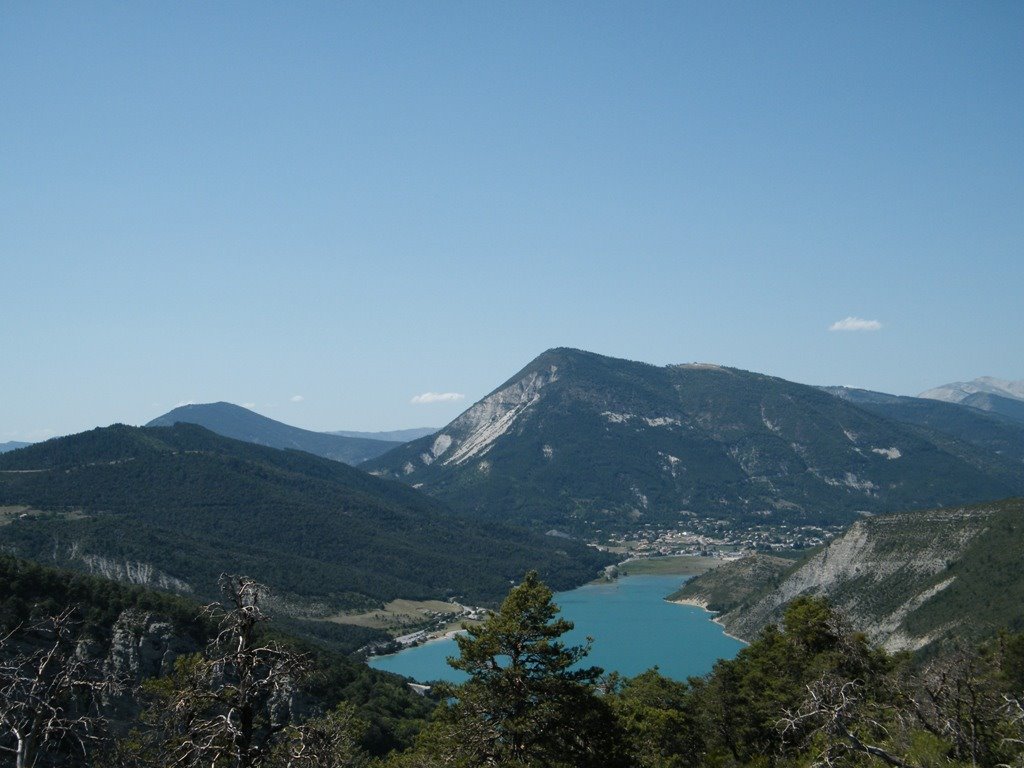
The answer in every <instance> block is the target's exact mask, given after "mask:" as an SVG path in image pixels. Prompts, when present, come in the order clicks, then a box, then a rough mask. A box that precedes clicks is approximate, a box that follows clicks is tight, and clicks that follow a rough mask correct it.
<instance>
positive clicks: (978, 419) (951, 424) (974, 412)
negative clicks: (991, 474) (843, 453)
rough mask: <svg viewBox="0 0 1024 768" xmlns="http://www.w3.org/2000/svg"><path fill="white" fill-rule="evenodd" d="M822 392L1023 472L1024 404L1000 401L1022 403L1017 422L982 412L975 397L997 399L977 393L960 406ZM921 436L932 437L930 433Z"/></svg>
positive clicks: (859, 391) (871, 394)
mask: <svg viewBox="0 0 1024 768" xmlns="http://www.w3.org/2000/svg"><path fill="white" fill-rule="evenodd" d="M822 389H823V390H824V391H826V392H828V393H830V394H832V395H835V396H836V397H839V398H842V399H843V400H847V401H848V402H851V403H854V404H855V405H858V406H860V407H861V408H864V409H865V410H868V411H871V412H872V413H875V414H877V415H879V416H884V417H885V418H888V419H893V420H895V421H900V422H903V423H904V424H911V425H914V426H916V427H923V428H925V429H926V430H931V431H933V433H934V432H940V433H943V434H945V435H949V436H951V437H953V438H955V439H956V440H958V441H962V442H964V443H968V444H970V445H973V446H975V447H976V448H978V449H980V450H982V451H984V452H985V454H986V455H985V460H986V461H987V460H988V459H989V458H990V454H992V453H995V454H998V455H999V456H1002V457H1003V458H1005V459H1008V460H1009V466H1008V467H1007V469H1008V470H1009V471H1011V472H1014V473H1017V474H1018V475H1019V474H1020V473H1024V402H1019V403H1018V401H1015V400H1010V399H1008V398H1000V399H1001V400H1006V402H1008V403H1017V404H1019V406H1020V408H1021V412H1022V417H1021V420H1016V419H1013V418H1012V417H1009V416H1007V415H1003V414H1000V413H998V412H995V411H993V410H992V409H980V410H979V409H978V408H976V407H974V406H972V405H971V403H970V402H968V401H969V400H971V399H972V398H994V397H996V396H995V395H990V394H987V393H976V394H974V395H970V396H968V397H967V398H966V399H964V400H963V401H961V402H959V403H951V402H947V401H942V400H931V399H927V398H923V397H902V396H899V395H888V394H885V393H883V392H871V391H869V390H866V389H851V388H849V387H822ZM922 434H923V435H926V436H929V433H928V432H923V433H922ZM930 437H931V438H932V439H933V441H934V440H938V441H941V437H939V436H938V435H935V434H931V435H930ZM954 450H955V449H954Z"/></svg>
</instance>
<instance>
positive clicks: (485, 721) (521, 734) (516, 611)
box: [410, 571, 628, 768]
mask: <svg viewBox="0 0 1024 768" xmlns="http://www.w3.org/2000/svg"><path fill="white" fill-rule="evenodd" d="M557 616H558V606H557V605H555V604H554V603H553V602H552V592H551V590H550V589H549V588H548V587H547V586H545V585H544V584H543V583H542V582H541V580H540V578H539V577H538V576H537V573H536V572H533V571H531V572H530V573H528V574H527V575H526V577H525V579H524V580H523V582H522V583H521V584H520V585H519V586H517V587H515V588H514V589H512V591H511V592H509V595H508V597H506V598H505V601H504V602H503V603H502V604H501V608H500V609H499V610H498V612H497V613H495V614H493V615H492V616H490V617H489V618H488V619H487V621H485V622H484V623H483V624H482V625H479V626H475V627H470V628H468V629H467V634H465V635H460V636H458V638H457V642H458V645H459V652H460V655H459V657H458V658H451V659H449V660H448V663H449V664H451V665H452V666H453V667H454V668H455V669H460V670H462V671H464V672H466V673H467V674H469V676H470V679H469V680H468V681H467V682H466V683H464V684H462V685H460V686H454V687H450V688H446V689H444V690H442V692H441V693H442V696H444V697H446V698H447V699H448V703H447V704H445V705H443V706H442V707H440V708H439V713H438V716H437V718H436V720H435V721H434V723H433V725H432V726H431V727H430V728H428V729H427V730H426V731H425V732H424V734H423V736H422V738H421V739H420V749H419V753H420V755H421V756H422V755H424V754H426V755H433V756H435V757H436V758H443V759H445V760H448V761H451V762H454V763H455V764H457V765H466V766H475V765H528V766H534V765H536V766H541V765H543V766H570V765H571V766H577V767H578V768H584V767H586V766H594V767H595V768H596V767H598V766H601V767H604V766H609V767H610V766H619V765H627V764H628V761H627V760H625V758H624V756H623V748H622V739H621V733H620V729H619V727H618V725H617V723H616V721H615V718H614V715H613V713H612V712H611V709H610V708H609V706H608V703H607V702H606V701H605V700H604V699H603V698H602V697H600V696H599V695H598V694H597V692H596V685H597V681H598V679H599V677H600V675H601V673H602V670H601V669H600V668H599V667H582V666H579V665H580V662H582V661H583V659H584V658H585V657H586V656H587V654H588V653H589V651H590V640H589V639H588V641H587V643H586V644H584V645H566V644H565V643H564V642H562V641H561V640H560V639H559V638H561V637H562V635H564V634H565V633H566V632H568V631H569V630H571V629H572V628H573V625H572V622H569V621H567V620H565V619H563V618H556V617H557ZM410 764H416V763H415V762H412V763H410Z"/></svg>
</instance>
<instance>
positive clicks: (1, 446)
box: [0, 440, 32, 453]
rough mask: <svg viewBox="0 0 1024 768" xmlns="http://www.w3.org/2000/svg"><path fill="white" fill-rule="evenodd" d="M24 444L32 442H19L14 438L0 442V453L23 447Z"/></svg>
mask: <svg viewBox="0 0 1024 768" xmlns="http://www.w3.org/2000/svg"><path fill="white" fill-rule="evenodd" d="M26 445H32V443H19V442H17V441H16V440H12V441H11V442H9V443H0V453H7V451H16V450H18V449H19V448H24V447H25V446H26Z"/></svg>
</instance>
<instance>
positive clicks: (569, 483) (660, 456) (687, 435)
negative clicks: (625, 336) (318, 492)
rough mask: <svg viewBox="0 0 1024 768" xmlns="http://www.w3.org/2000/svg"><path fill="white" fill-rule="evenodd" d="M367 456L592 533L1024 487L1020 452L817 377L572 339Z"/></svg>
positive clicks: (495, 507) (488, 502)
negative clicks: (691, 361) (409, 437)
mask: <svg viewBox="0 0 1024 768" xmlns="http://www.w3.org/2000/svg"><path fill="white" fill-rule="evenodd" d="M996 431H998V430H996ZM1007 434H1009V433H1007ZM980 439H981V438H979V440H980ZM991 439H992V440H993V441H995V440H996V438H995V437H993V438H991ZM1006 439H1009V438H1008V437H1007V438H1006ZM362 466H363V467H364V468H366V469H368V470H370V471H372V472H374V473H376V474H379V475H382V476H385V477H390V478H396V479H401V480H404V481H405V482H407V483H409V484H412V485H415V486H416V487H421V488H422V489H423V490H425V491H427V492H428V493H430V494H432V495H434V496H436V497H438V498H441V499H444V500H445V501H447V502H449V503H451V504H452V505H453V506H454V507H456V508H457V509H460V510H462V511H464V512H468V513H471V514H474V515H477V516H481V517H483V518H487V519H498V520H506V521H515V522H520V523H525V524H528V525H530V526H533V527H536V528H539V529H542V530H547V529H549V528H552V527H561V528H563V529H567V530H574V531H583V532H587V533H590V532H595V531H598V530H602V531H608V530H622V529H635V528H637V527H639V526H642V525H644V524H647V523H652V524H663V523H675V522H676V521H678V520H679V519H680V516H681V515H682V514H683V513H686V512H693V513H696V514H698V515H701V516H704V517H717V518H725V519H731V520H733V521H737V522H752V521H763V520H773V521H777V522H782V521H806V522H826V523H835V522H845V521H850V520H852V519H854V518H855V517H856V515H857V513H858V512H860V511H869V512H890V511H896V510H901V509H915V508H916V509H923V508H928V507H935V506H940V505H952V504H962V503H967V502H974V501H982V500H986V499H993V498H1002V497H1006V496H1010V495H1014V494H1015V493H1021V492H1024V473H1022V472H1021V471H1020V463H1019V462H1015V460H1014V458H1013V457H1012V456H1005V455H1000V454H998V453H996V452H995V451H993V450H991V449H990V447H988V446H979V445H978V444H975V443H971V442H967V441H966V440H963V439H961V438H958V437H956V436H954V435H949V434H947V433H939V432H937V431H936V430H933V429H929V428H925V427H922V426H920V425H913V424H908V423H905V422H902V421H899V420H897V419H894V418H892V417H891V416H883V415H879V414H877V413H874V412H872V411H871V410H869V409H867V408H865V407H861V405H859V404H854V403H853V402H850V398H846V399H844V398H841V397H834V396H832V395H831V394H829V393H827V392H824V391H822V390H820V389H818V388H817V387H812V386H806V385H802V384H794V383H792V382H788V381H785V380H782V379H778V378H774V377H771V376H765V375H762V374H757V373H751V372H747V371H741V370H737V369H733V368H725V367H721V366H716V365H701V364H695V365H672V366H666V367H656V366H652V365H646V364H643V363H637V362H631V361H627V360H619V359H615V358H609V357H604V356H601V355H596V354H593V353H589V352H583V351H580V350H573V349H553V350H549V351H548V352H545V353H544V354H542V355H541V356H540V357H538V358H537V359H536V360H534V361H533V362H531V363H530V364H529V365H527V366H526V367H525V368H524V369H523V370H522V371H520V372H519V373H517V374H516V375H515V376H513V377H512V378H511V379H509V380H508V381H506V382H505V383H504V384H502V385H501V386H500V387H498V388H497V389H496V390H494V391H493V392H492V393H491V394H489V395H488V396H486V397H485V398H484V399H482V400H480V401H479V402H477V403H475V404H474V405H473V406H471V407H470V408H469V409H468V410H467V411H465V412H464V413H463V414H462V415H460V416H459V417H458V418H456V419H455V420H454V421H452V422H451V423H450V424H448V425H447V426H446V427H444V428H443V429H441V430H439V431H438V432H437V433H436V435H432V436H430V437H425V438H420V439H419V440H416V441H413V442H411V443H408V444H406V445H404V446H401V447H399V448H395V449H393V450H392V451H390V452H388V453H387V454H384V455H383V456H380V457H377V458H375V459H372V460H370V461H368V462H366V463H364V464H363V465H362Z"/></svg>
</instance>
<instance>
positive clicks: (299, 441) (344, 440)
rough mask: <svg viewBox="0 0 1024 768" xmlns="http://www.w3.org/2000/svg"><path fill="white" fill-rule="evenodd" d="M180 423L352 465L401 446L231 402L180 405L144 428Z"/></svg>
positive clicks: (237, 438) (258, 443) (236, 438)
mask: <svg viewBox="0 0 1024 768" xmlns="http://www.w3.org/2000/svg"><path fill="white" fill-rule="evenodd" d="M179 422H182V423H185V424H198V425H199V426H201V427H206V428H207V429H208V430H210V431H211V432H216V433H217V434H218V435H223V436H224V437H232V438H234V439H235V440H244V441H245V442H247V443H256V444H257V445H266V446H269V447H270V448H293V449H295V450H298V451H305V452H306V453H312V454H314V455H315V456H323V457H324V458H325V459H333V460H334V461H343V462H345V463H346V464H353V465H354V464H358V463H360V462H361V461H366V460H367V459H372V458H373V457H375V456H380V455H381V454H382V453H385V452H386V451H389V450H391V449H392V448H394V447H396V446H398V445H400V444H401V443H399V442H391V441H385V440H372V439H368V438H365V437H346V436H342V435H337V434H329V433H327V432H312V431H310V430H308V429H300V428H299V427H292V426H290V425H288V424H282V423H281V422H280V421H274V420H273V419H268V418H267V417H266V416H261V415H260V414H258V413H254V412H253V411H250V410H249V409H247V408H242V407H241V406H239V405H232V404H231V403H203V404H198V405H183V406H181V407H179V408H175V409H174V410H173V411H169V412H168V413H165V414H164V415H163V416H159V417H157V418H155V419H153V420H152V421H151V422H149V423H148V424H147V425H146V426H147V427H170V426H173V425H175V424H177V423H179Z"/></svg>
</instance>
